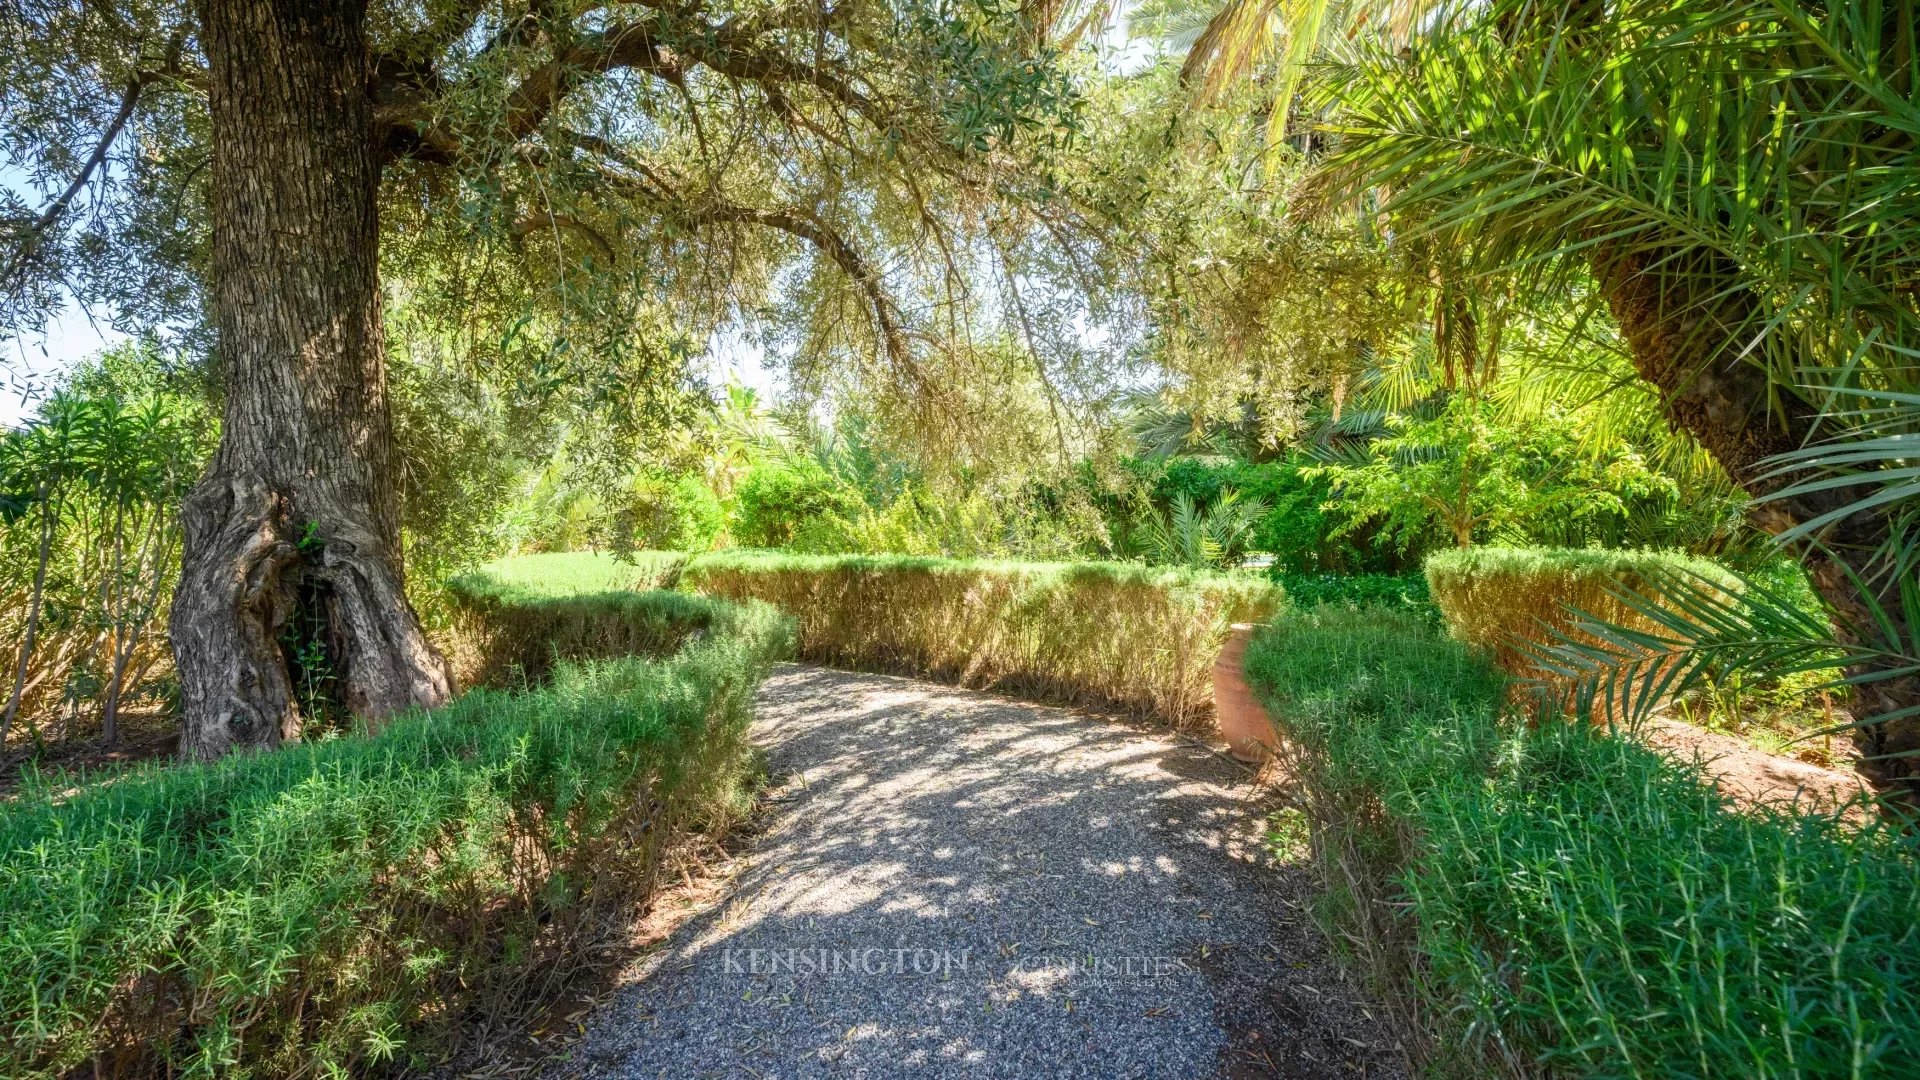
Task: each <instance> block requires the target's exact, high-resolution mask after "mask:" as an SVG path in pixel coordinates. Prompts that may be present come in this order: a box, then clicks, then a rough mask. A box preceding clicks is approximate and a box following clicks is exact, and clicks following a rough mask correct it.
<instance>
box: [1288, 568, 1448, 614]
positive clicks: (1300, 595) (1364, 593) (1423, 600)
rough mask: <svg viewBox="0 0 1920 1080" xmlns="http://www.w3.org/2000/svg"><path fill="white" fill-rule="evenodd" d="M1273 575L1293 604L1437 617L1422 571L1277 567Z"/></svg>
mask: <svg viewBox="0 0 1920 1080" xmlns="http://www.w3.org/2000/svg"><path fill="white" fill-rule="evenodd" d="M1273 579H1274V580H1275V581H1278V582H1279V583H1280V587H1281V588H1282V589H1283V590H1285V591H1286V594H1287V603H1288V605H1289V606H1290V607H1293V608H1310V607H1317V606H1319V605H1321V604H1336V605H1343V606H1351V607H1389V608H1397V609H1402V610H1406V611H1411V612H1416V613H1418V614H1420V615H1422V616H1423V617H1428V618H1438V617H1439V614H1440V613H1439V611H1438V610H1437V609H1436V608H1435V607H1434V606H1433V597H1432V595H1431V594H1430V593H1429V592H1428V590H1427V579H1426V577H1425V575H1422V574H1312V573H1289V572H1285V571H1278V572H1275V573H1274V574H1273Z"/></svg>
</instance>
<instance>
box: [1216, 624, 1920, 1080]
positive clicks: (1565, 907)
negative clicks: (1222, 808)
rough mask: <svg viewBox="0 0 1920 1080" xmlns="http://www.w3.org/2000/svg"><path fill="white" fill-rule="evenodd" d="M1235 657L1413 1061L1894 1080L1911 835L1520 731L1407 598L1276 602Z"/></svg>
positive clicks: (1914, 872)
mask: <svg viewBox="0 0 1920 1080" xmlns="http://www.w3.org/2000/svg"><path fill="white" fill-rule="evenodd" d="M1247 670H1248V674H1249V678H1250V681H1251V682H1252V683H1253V685H1254V686H1255V688H1256V691H1257V692H1258V693H1260V694H1261V696H1262V697H1263V698H1264V699H1265V700H1266V702H1267V703H1268V706H1269V708H1270V709H1271V710H1272V712H1273V715H1274V717H1275V718H1276V721H1277V722H1279V723H1280V724H1281V725H1282V727H1283V728H1284V730H1285V732H1286V734H1287V735H1288V741H1289V748H1290V753H1291V755H1292V757H1293V759H1294V760H1293V762H1292V764H1293V766H1294V771H1295V773H1296V775H1298V776H1299V778H1300V780H1301V783H1302V785H1303V788H1304V791H1305V794H1306V804H1305V805H1306V809H1307V812H1308V814H1309V816H1310V819H1311V823H1312V825H1313V834H1314V840H1315V844H1314V847H1315V851H1316V855H1317V857H1318V859H1319V861H1320V863H1321V867H1322V870H1323V872H1324V873H1325V875H1326V877H1327V879H1328V881H1329V883H1330V885H1331V886H1332V893H1333V900H1332V903H1331V904H1330V908H1329V914H1330V915H1331V917H1332V918H1333V919H1334V921H1335V922H1336V923H1337V924H1338V925H1339V928H1340V930H1341V931H1343V936H1344V937H1345V939H1346V940H1350V941H1355V942H1357V943H1359V945H1360V947H1361V950H1362V953H1363V955H1364V958H1365V959H1367V960H1368V961H1370V966H1371V967H1372V969H1373V971H1374V972H1375V974H1376V975H1377V976H1379V978H1380V979H1381V981H1382V982H1383V984H1384V986H1383V988H1384V989H1385V990H1386V991H1388V996H1389V997H1390V998H1392V999H1394V1000H1396V1001H1397V1002H1398V1003H1399V1004H1400V1005H1401V1006H1403V1007H1404V1010H1405V1012H1406V1014H1407V1017H1408V1019H1410V1020H1412V1021H1413V1022H1414V1023H1415V1024H1416V1025H1417V1027H1416V1028H1415V1030H1424V1032H1425V1033H1426V1035H1427V1037H1428V1038H1427V1040H1426V1041H1425V1044H1424V1046H1423V1047H1422V1053H1423V1056H1424V1057H1425V1058H1426V1059H1427V1060H1426V1063H1427V1064H1428V1065H1429V1066H1430V1068H1431V1070H1432V1071H1435V1072H1438V1073H1442V1074H1452V1075H1461V1076H1483V1075H1486V1074H1487V1073H1488V1072H1490V1071H1501V1072H1506V1073H1509V1074H1517V1075H1540V1074H1548V1075H1579V1076H1593V1077H1662V1078H1664V1077H1677V1076H1695V1077H1698V1076H1739V1077H1896V1076H1911V1075H1913V1068H1914V1062H1915V1060H1916V1056H1917V1055H1920V866H1917V865H1916V861H1915V857H1916V850H1915V842H1914V840H1913V839H1912V838H1909V837H1901V836H1899V835H1897V834H1896V833H1895V832H1893V831H1892V830H1888V829H1885V828H1883V827H1880V826H1878V825H1876V826H1873V827H1870V828H1866V829H1856V828H1854V827H1851V826H1848V825H1846V824H1843V823H1841V822H1839V821H1837V820H1834V819H1828V818H1806V817H1796V816H1791V815H1787V814H1783V813H1776V812H1772V811H1766V810H1761V811H1758V812H1751V813H1748V812H1736V811H1734V810H1732V809H1730V808H1729V807H1728V806H1727V805H1726V804H1725V803H1724V802H1723V801H1722V799H1721V798H1720V796H1719V795H1717V794H1716V793H1715V791H1714V789H1713V788H1712V786H1711V785H1710V784H1709V783H1708V782H1707V781H1706V780H1704V779H1703V778H1702V776H1701V775H1700V774H1699V773H1698V771H1697V770H1695V769H1693V768H1691V767H1686V766H1682V765H1679V764H1676V763H1674V762H1673V761H1671V760H1670V759H1668V758H1666V757H1663V756H1662V755H1660V754H1657V753H1655V752H1654V751H1652V750H1649V749H1647V748H1645V747H1643V746H1641V745H1638V744H1637V743H1634V742H1632V741H1630V740H1628V739H1624V738H1621V737H1618V736H1615V735H1612V734H1609V733H1608V732H1607V731H1605V730H1604V729H1599V728H1593V727H1590V726H1588V725H1584V724H1567V723H1548V724H1540V725H1537V726H1533V727H1530V726H1529V725H1527V724H1525V723H1522V722H1519V721H1517V720H1516V719H1515V718H1514V717H1513V716H1512V715H1511V713H1509V712H1507V711H1506V710H1505V709H1504V708H1503V704H1502V703H1503V701H1504V699H1505V688H1504V679H1503V678H1502V676H1501V675H1499V674H1498V673H1497V672H1496V670H1495V669H1494V668H1493V667H1492V666H1491V665H1490V664H1488V663H1487V662H1485V661H1484V660H1482V659H1481V658H1480V657H1479V655H1478V654H1477V653H1475V652H1474V651H1472V650H1470V649H1468V648H1467V647H1466V646H1464V645H1462V644H1461V643H1459V642H1456V641H1449V640H1445V639H1443V638H1442V637H1440V636H1439V635H1438V634H1437V633H1436V632H1435V631H1434V630H1433V629H1431V628H1430V627H1428V626H1426V625H1424V624H1422V623H1421V622H1420V621H1419V620H1417V619H1413V618H1409V617H1407V616H1405V615H1401V614H1396V613H1392V612H1386V611H1380V610H1371V611H1342V610H1337V609H1321V610H1319V611H1316V612H1311V613H1305V614H1300V615H1296V616H1292V617H1290V618H1288V619H1286V620H1284V621H1283V622H1282V623H1280V624H1278V625H1276V626H1275V627H1274V628H1272V629H1271V630H1269V631H1268V632H1265V633H1263V634H1261V635H1260V636H1259V637H1257V638H1256V639H1255V641H1254V643H1253V645H1252V647H1251V648H1250V650H1249V653H1248V660H1247Z"/></svg>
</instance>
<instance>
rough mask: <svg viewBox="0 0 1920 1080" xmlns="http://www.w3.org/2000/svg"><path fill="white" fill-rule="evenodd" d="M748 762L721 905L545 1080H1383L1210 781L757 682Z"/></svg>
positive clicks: (885, 686)
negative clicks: (751, 818) (743, 814)
mask: <svg viewBox="0 0 1920 1080" xmlns="http://www.w3.org/2000/svg"><path fill="white" fill-rule="evenodd" d="M755 738H756V740H757V741H759V742H761V743H762V744H764V745H765V746H766V747H767V748H768V752H769V758H770V764H771V768H772V772H773V776H774V778H775V783H776V785H777V786H776V789H775V791H774V793H773V795H772V798H773V800H774V802H775V806H776V812H775V813H774V814H773V815H772V818H771V820H770V822H769V824H768V825H767V826H766V830H765V832H764V833H763V834H762V835H760V836H758V837H757V838H756V839H755V840H754V842H753V843H752V846H751V850H750V851H749V852H748V854H747V855H746V856H745V858H746V859H747V860H748V865H747V867H746V869H745V870H744V872H743V873H742V874H741V875H740V876H739V878H738V888H737V891H736V893H735V894H734V895H733V897H732V898H731V899H730V900H729V901H726V902H723V903H720V904H718V905H716V906H715V907H714V908H713V909H712V910H710V911H708V912H706V913H704V914H703V915H700V916H698V917H696V918H695V919H694V920H693V921H691V922H689V923H688V924H687V925H686V926H684V927H682V928H681V929H680V930H679V931H678V932H677V933H676V934H675V935H674V936H673V937H672V938H671V939H670V940H669V941H667V942H666V943H665V944H664V945H663V946H662V947H661V948H660V949H659V950H658V951H657V952H655V953H654V954H652V955H651V956H650V957H649V958H648V959H647V961H646V962H645V963H644V964H643V965H642V966H641V968H640V969H639V970H638V971H637V972H636V981H635V982H634V983H633V984H632V985H630V986H628V987H627V988H626V989H625V990H623V991H622V992H620V993H619V994H618V995H617V996H615V997H614V998H613V999H611V1000H610V1001H609V1002H608V1003H607V1004H606V1005H605V1006H603V1007H602V1008H601V1010H600V1011H599V1012H598V1013H597V1014H596V1015H595V1016H594V1017H593V1018H592V1020H591V1021H590V1023H589V1025H588V1034H587V1036H586V1038H585V1039H584V1040H582V1041H581V1042H580V1043H578V1044H577V1045H576V1046H575V1048H574V1051H573V1053H572V1054H571V1055H570V1060H569V1061H567V1062H564V1063H556V1064H555V1065H554V1066H552V1067H551V1068H550V1069H549V1073H548V1074H549V1076H551V1077H555V1078H561V1077H575V1076H625V1077H655V1076H661V1077H670V1078H674V1080H680V1078H685V1077H704V1076H729V1077H731V1076H753V1077H783V1078H785V1077H811V1076H836V1077H859V1076H872V1077H882V1076H886V1077H891V1076H902V1075H913V1076H956V1077H958V1076H965V1077H987V1076H1001V1077H1080V1076H1085V1077H1102V1078H1121V1077H1207V1076H1220V1077H1260V1076H1282V1077H1347V1076H1355V1077H1357V1076H1370V1077H1397V1076H1401V1075H1403V1072H1402V1068H1401V1066H1400V1063H1399V1055H1398V1053H1397V1051H1396V1050H1395V1049H1394V1047H1393V1045H1392V1035H1391V1032H1390V1031H1389V1030H1388V1029H1387V1028H1386V1026H1385V1014H1384V1013H1381V1012H1379V1011H1378V1010H1377V1009H1376V1010H1372V1011H1371V1012H1369V1010H1368V1008H1367V1006H1366V1005H1365V1003H1364V1002H1360V1001H1357V1000H1356V999H1355V997H1354V995H1353V993H1352V991H1351V990H1350V989H1348V988H1347V987H1346V986H1345V985H1344V984H1343V983H1342V981H1341V978H1340V976H1339V975H1338V973H1337V971H1336V970H1335V969H1334V967H1333V966H1332V964H1331V963H1330V961H1329V960H1328V959H1327V956H1326V950H1325V945H1324V943H1323V942H1322V940H1321V939H1320V936H1319V934H1318V931H1317V930H1315V928H1314V926H1313V924H1312V920H1311V918H1310V916H1309V915H1308V914H1307V904H1308V903H1309V901H1310V897H1311V890H1312V883H1311V879H1310V877H1309V875H1308V872H1307V871H1306V870H1305V869H1304V868H1302V867H1300V866H1296V865H1288V864H1285V863H1277V862H1275V861H1274V860H1273V859H1272V858H1271V857H1269V856H1268V855H1267V854H1266V853H1265V850H1264V849H1263V848H1262V846H1261V845H1260V843H1259V842H1258V835H1259V830H1260V827H1261V822H1262V819H1263V815H1264V813H1265V812H1266V811H1267V810H1268V809H1269V807H1267V806H1265V805H1264V804H1262V803H1261V802H1260V801H1259V796H1258V794H1257V792H1256V790H1255V789H1254V787H1253V785H1252V784H1250V783H1249V782H1248V776H1247V773H1246V771H1245V770H1244V769H1241V768H1240V767H1238V766H1236V765H1234V764H1232V763H1231V762H1228V761H1225V760H1223V759H1222V758H1220V757H1218V756H1216V755H1215V754H1213V753H1211V752H1209V751H1207V750H1205V749H1202V748H1199V747H1195V746H1190V745H1185V744H1183V743H1181V742H1179V741H1176V740H1174V739H1171V738H1168V737H1166V736H1165V735H1164V734H1161V733H1156V732H1154V731H1151V730H1147V729H1143V728H1140V727H1135V726H1130V725H1123V724H1120V723H1116V722H1114V721H1112V720H1107V719H1102V718H1099V717H1093V716H1088V715H1084V714H1081V713H1077V712H1072V711H1068V710H1064V709H1051V708H1041V707H1037V706H1032V705H1025V704H1021V703H1018V702H1013V701H1009V700H1007V699H1004V698H1000V697H996V696H993V695H989V694H981V693H975V692H970V691H964V690H955V689H952V688H949V687H943V686H934V685H930V684H927V683H921V682H914V681H912V680H908V679H898V678H890V677H886V676H878V675H857V674H850V673H846V672H840V671H831V670H826V669H821V668H810V667H798V666H787V667H782V668H780V669H779V670H777V671H776V672H775V673H774V675H773V677H772V678H771V679H769V680H768V682H767V684H766V687H765V689H764V690H763V692H762V695H761V700H760V718H759V720H758V721H757V722H756V727H755ZM1375 1016H1378V1017H1380V1021H1379V1022H1376V1021H1375V1020H1374V1017H1375Z"/></svg>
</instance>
